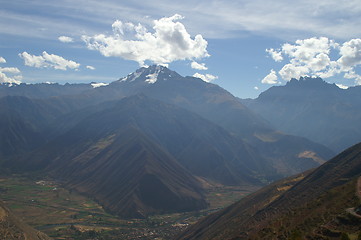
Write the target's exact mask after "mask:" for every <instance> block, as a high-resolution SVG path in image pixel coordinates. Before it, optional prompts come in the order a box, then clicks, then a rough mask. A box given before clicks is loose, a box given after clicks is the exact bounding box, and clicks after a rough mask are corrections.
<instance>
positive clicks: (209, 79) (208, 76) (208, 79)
mask: <svg viewBox="0 0 361 240" xmlns="http://www.w3.org/2000/svg"><path fill="white" fill-rule="evenodd" d="M193 77H196V78H200V79H202V80H203V81H205V82H212V81H214V80H216V79H218V77H217V76H214V75H212V74H200V73H195V74H193Z"/></svg>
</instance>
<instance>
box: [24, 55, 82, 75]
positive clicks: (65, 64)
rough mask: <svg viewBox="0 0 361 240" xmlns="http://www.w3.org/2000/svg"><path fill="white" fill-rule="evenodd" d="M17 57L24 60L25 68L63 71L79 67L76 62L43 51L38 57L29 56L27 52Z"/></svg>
mask: <svg viewBox="0 0 361 240" xmlns="http://www.w3.org/2000/svg"><path fill="white" fill-rule="evenodd" d="M19 56H20V57H21V58H22V59H24V63H25V65H26V66H30V67H36V68H47V67H50V68H54V69H59V70H64V71H65V70H67V69H68V68H69V69H78V68H79V66H80V64H79V63H77V62H74V61H71V60H66V59H65V58H63V57H61V56H58V55H55V54H48V53H47V52H45V51H44V52H43V54H42V55H40V56H36V55H31V54H29V53H27V52H23V53H20V54H19Z"/></svg>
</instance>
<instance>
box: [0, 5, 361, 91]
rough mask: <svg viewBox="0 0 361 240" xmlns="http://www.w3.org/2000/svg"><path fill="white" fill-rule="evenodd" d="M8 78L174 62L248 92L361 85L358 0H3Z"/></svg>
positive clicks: (88, 74)
mask: <svg viewBox="0 0 361 240" xmlns="http://www.w3.org/2000/svg"><path fill="white" fill-rule="evenodd" d="M0 6H1V8H0V82H13V83H15V82H17V83H19V82H26V83H35V82H59V83H65V82H69V83H82V82H111V81H115V80H117V79H119V78H121V77H124V76H126V75H127V74H128V73H130V72H133V71H135V70H136V69H137V68H139V67H140V66H143V65H150V64H167V65H168V66H169V68H170V69H172V70H175V71H177V72H178V73H180V74H181V75H190V76H191V75H194V76H199V77H202V78H204V80H206V81H211V82H213V83H215V84H218V85H220V86H221V87H223V88H225V89H227V90H228V91H230V92H231V93H233V94H234V95H236V96H238V97H241V98H247V97H252V98H254V97H257V96H258V94H259V93H261V92H262V91H264V90H266V89H267V88H269V87H271V86H273V85H283V84H285V83H286V82H287V81H288V80H289V79H290V78H292V77H296V78H297V77H299V76H303V75H309V76H320V77H322V78H324V79H325V80H326V81H328V82H331V83H337V84H338V85H339V86H340V87H347V86H354V85H360V84H361V77H360V75H359V74H361V71H360V65H361V39H360V38H361V28H360V27H359V23H360V22H361V4H360V2H359V0H356V1H355V0H354V1H353V0H348V1H342V0H341V1H340V0H338V1H333V0H319V1H313V0H307V1H306V0H304V1H287V0H278V1H265V0H242V1H236V0H235V1H229V0H227V1H225V0H207V1H205V0H199V1H196V2H194V1H188V0H182V1H178V0H174V1H161V0H153V1H148V2H144V1H138V0H135V1H112V0H106V1H92V0H87V1H85V0H77V1H70V0H69V1H68V0H57V1H55V0H47V1H43V0H32V1H27V0H13V1H7V0H0Z"/></svg>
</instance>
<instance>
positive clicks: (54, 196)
mask: <svg viewBox="0 0 361 240" xmlns="http://www.w3.org/2000/svg"><path fill="white" fill-rule="evenodd" d="M204 185H205V188H206V189H207V201H208V202H209V203H210V206H209V208H208V209H205V210H202V211H197V212H187V213H174V214H166V215H156V216H151V217H148V218H147V219H131V220H127V219H119V218H118V217H117V216H114V215H111V214H109V213H107V212H105V211H104V210H103V208H102V207H101V206H100V205H99V204H97V203H96V202H94V201H93V200H91V199H90V198H87V197H85V196H82V195H80V194H78V193H77V192H74V191H69V190H67V189H65V188H64V187H62V186H61V184H60V183H59V182H56V181H54V180H52V179H46V178H40V177H39V176H34V175H31V176H29V175H27V176H24V175H1V176H0V193H1V200H3V201H4V202H5V204H6V205H7V206H8V207H9V208H10V209H11V210H12V211H13V212H14V214H16V215H17V216H18V217H19V218H21V219H22V220H23V221H24V222H26V223H28V224H29V225H30V226H32V227H34V228H36V229H38V230H40V231H42V232H44V233H46V234H47V235H48V236H50V237H52V238H54V239H159V240H160V239H172V237H173V236H175V235H176V234H178V233H179V232H181V231H182V230H183V229H185V228H186V227H187V226H188V225H189V224H192V223H194V222H196V221H197V220H198V219H199V218H201V217H204V216H206V215H208V214H210V213H212V212H214V211H216V210H219V209H221V208H223V207H225V206H228V205H230V204H232V203H233V202H235V201H237V200H239V199H241V198H242V197H244V196H246V195H248V194H249V193H251V192H253V191H255V190H256V189H257V188H256V187H250V186H243V187H242V186H237V187H230V186H223V185H218V184H210V183H208V182H205V181H204Z"/></svg>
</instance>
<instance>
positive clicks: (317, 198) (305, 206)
mask: <svg viewBox="0 0 361 240" xmlns="http://www.w3.org/2000/svg"><path fill="white" fill-rule="evenodd" d="M360 169H361V144H358V145H355V146H353V147H352V148H350V149H348V150H346V151H344V152H342V153H341V154H339V155H338V156H336V157H335V158H333V159H332V160H330V161H328V162H327V163H325V164H324V165H322V166H320V167H319V168H317V169H316V170H314V171H312V172H310V173H306V174H303V175H298V176H296V177H293V178H292V177H291V178H288V179H284V180H281V181H279V182H277V183H274V184H271V185H269V186H267V187H265V188H263V189H261V190H259V191H258V192H256V193H254V194H251V195H250V196H247V197H246V198H244V199H242V200H241V201H239V202H237V203H235V204H233V205H232V206H230V207H228V208H226V209H224V210H222V211H220V212H217V213H215V214H212V215H210V216H208V217H206V218H205V219H203V220H201V221H200V222H198V223H197V224H195V225H193V226H191V227H190V228H189V229H188V230H187V231H186V232H184V233H183V234H182V235H181V236H180V237H179V239H319V238H320V237H324V238H331V239H339V238H340V237H341V235H342V234H343V233H345V232H346V233H350V234H358V231H359V228H358V227H359V226H360V223H361V220H360V218H361V217H360V218H357V217H354V216H352V214H349V213H347V212H346V209H348V208H353V207H357V206H358V205H359V204H360V199H359V198H358V197H357V196H356V194H355V192H356V191H355V190H356V182H357V179H358V178H359V177H360ZM317 237H319V238H317ZM322 239H323V238H322Z"/></svg>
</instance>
